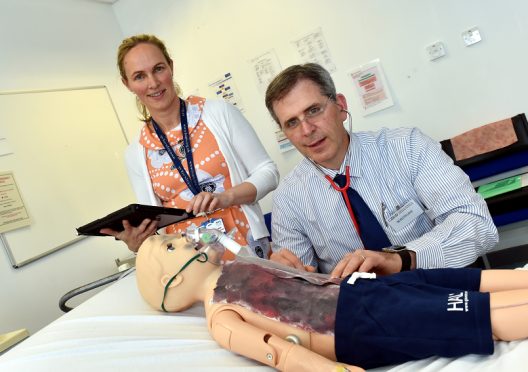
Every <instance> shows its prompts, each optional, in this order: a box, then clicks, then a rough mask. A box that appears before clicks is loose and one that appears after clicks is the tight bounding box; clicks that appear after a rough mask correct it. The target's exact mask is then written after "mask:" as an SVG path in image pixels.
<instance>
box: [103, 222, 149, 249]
mask: <svg viewBox="0 0 528 372" xmlns="http://www.w3.org/2000/svg"><path fill="white" fill-rule="evenodd" d="M157 225H158V221H156V220H154V221H151V220H150V219H148V218H147V219H145V220H143V222H141V224H140V225H139V226H138V227H134V226H132V225H131V224H130V222H128V221H127V220H123V227H124V228H125V230H123V231H115V230H112V229H108V228H107V229H101V231H100V233H102V234H108V235H111V236H113V237H115V238H117V239H119V240H122V241H124V242H125V243H126V245H127V246H128V249H130V250H131V251H132V252H137V251H138V249H139V247H141V244H143V242H144V241H145V240H146V239H147V238H148V237H149V236H152V235H154V233H155V232H156V230H157Z"/></svg>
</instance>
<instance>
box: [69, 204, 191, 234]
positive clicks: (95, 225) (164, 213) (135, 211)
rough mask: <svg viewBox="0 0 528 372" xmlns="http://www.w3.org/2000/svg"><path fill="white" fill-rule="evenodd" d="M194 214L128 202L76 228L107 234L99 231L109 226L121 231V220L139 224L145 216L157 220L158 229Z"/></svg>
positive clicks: (83, 231) (85, 231)
mask: <svg viewBox="0 0 528 372" xmlns="http://www.w3.org/2000/svg"><path fill="white" fill-rule="evenodd" d="M194 217H195V215H194V214H192V213H187V212H186V211H185V209H176V208H165V207H154V206H151V205H143V204H130V205H129V206H127V207H125V208H122V209H119V210H117V211H115V212H113V213H110V214H109V215H108V216H106V217H103V218H100V219H98V220H95V221H93V222H90V223H89V224H86V225H84V226H81V227H78V228H77V235H90V236H109V235H108V234H101V233H100V232H99V231H100V230H101V229H104V228H107V227H109V228H111V229H113V230H116V231H123V230H124V227H123V220H127V221H128V222H130V224H131V225H132V226H134V227H136V226H139V225H140V224H141V222H143V220H144V219H145V218H149V219H151V220H154V219H156V220H158V229H161V228H162V227H165V226H168V225H172V224H173V223H176V222H181V221H185V220H187V219H190V218H194Z"/></svg>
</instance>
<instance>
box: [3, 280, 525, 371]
mask: <svg viewBox="0 0 528 372" xmlns="http://www.w3.org/2000/svg"><path fill="white" fill-rule="evenodd" d="M0 371H2V372H15V371H16V372H26V371H28V372H29V371H31V372H33V371H43V372H46V371H90V372H102V371H191V372H194V371H208V372H209V371H218V372H222V371H256V372H267V371H276V370H275V369H273V368H271V367H268V366H264V365H262V364H260V363H257V362H255V361H253V360H251V359H248V358H245V357H243V356H240V355H238V354H235V353H232V352H230V351H227V350H224V349H222V348H221V347H220V346H218V344H217V343H216V342H215V341H214V340H213V339H212V338H211V336H210V334H209V332H208V330H207V326H206V321H205V313H204V310H203V304H196V305H195V306H193V307H192V308H190V309H187V310H186V311H184V312H181V313H177V314H162V313H160V312H158V311H155V310H153V309H152V308H150V306H148V305H147V304H146V303H145V302H144V301H143V300H142V298H141V296H140V295H139V292H138V290H137V286H136V278H135V274H133V275H130V276H128V277H126V278H123V279H122V280H120V281H119V282H117V283H115V284H113V285H111V286H109V287H108V288H106V289H105V290H103V291H102V292H100V293H98V294H97V295H95V296H94V297H92V298H90V299H89V300H87V301H86V302H84V303H83V304H81V305H80V306H78V307H77V308H75V309H74V310H72V311H70V312H69V313H67V314H65V315H64V316H62V317H61V318H59V319H57V320H56V321H55V322H53V323H51V324H50V325H48V326H46V327H45V328H43V329H42V330H41V331H39V332H37V333H36V334H35V335H33V336H31V337H29V338H28V339H27V340H26V341H24V342H22V343H21V344H20V345H18V346H17V347H15V348H13V349H12V350H10V351H9V352H7V353H6V354H4V355H3V356H1V357H0ZM373 371H390V372H415V371H425V372H451V371H453V372H454V371H457V372H458V371H490V372H491V371H493V372H496V371H528V340H524V341H518V342H509V343H508V342H496V344H495V353H494V354H493V355H491V356H475V355H470V356H466V357H462V358H457V359H449V358H438V357H432V358H428V359H425V360H420V361H415V362H408V363H405V364H402V365H397V366H389V367H384V368H378V369H375V370H373Z"/></svg>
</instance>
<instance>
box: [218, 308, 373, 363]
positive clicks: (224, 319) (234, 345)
mask: <svg viewBox="0 0 528 372" xmlns="http://www.w3.org/2000/svg"><path fill="white" fill-rule="evenodd" d="M212 335H213V338H214V339H215V340H216V342H218V343H219V344H220V345H221V346H222V347H224V348H226V349H228V350H232V351H234V352H237V353H239V354H242V355H244V356H247V357H249V358H252V359H255V360H257V361H259V362H261V363H264V364H267V365H269V366H272V367H275V368H277V369H279V370H281V371H288V372H289V371H292V372H297V371H298V372H310V371H313V372H316V371H317V372H319V371H321V372H322V371H328V372H330V371H333V372H341V371H342V372H344V371H347V370H348V371H355V372H359V371H363V369H361V368H358V367H351V366H348V365H343V364H340V363H336V362H332V361H331V360H328V359H326V358H325V357H322V356H321V355H319V354H316V353H314V352H312V351H310V350H308V349H306V348H304V347H302V346H299V345H295V344H292V343H289V342H287V341H285V340H283V339H282V338H280V337H277V336H275V335H273V334H271V333H269V332H266V331H264V330H262V329H260V328H257V327H255V326H252V325H250V324H248V323H246V322H245V321H244V320H243V319H242V317H241V316H240V315H239V314H238V313H236V312H235V311H232V310H224V311H221V312H219V313H218V314H216V315H215V316H214V317H213V322H212Z"/></svg>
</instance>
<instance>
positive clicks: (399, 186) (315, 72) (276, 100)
mask: <svg viewBox="0 0 528 372" xmlns="http://www.w3.org/2000/svg"><path fill="white" fill-rule="evenodd" d="M266 106H267V108H268V110H269V111H270V113H271V115H272V116H273V118H274V119H275V120H276V121H277V123H278V124H279V125H280V126H281V128H282V130H283V131H284V134H285V135H286V137H288V139H289V140H290V141H291V143H292V144H293V145H294V146H295V147H296V148H297V150H299V151H300V152H301V153H302V154H303V155H304V156H305V159H304V160H303V161H302V162H301V163H300V164H299V165H298V166H297V167H296V168H295V169H293V171H291V172H290V173H289V174H288V175H287V176H286V177H285V179H284V180H283V181H282V183H281V184H280V185H279V187H278V189H277V190H276V191H275V192H274V195H273V211H272V231H273V232H272V236H273V243H274V244H273V251H274V253H273V254H272V256H271V259H272V260H273V261H277V262H281V263H283V264H287V265H289V266H293V267H297V268H301V269H305V270H310V271H313V270H315V269H317V268H319V270H320V271H322V272H324V273H331V276H332V277H346V276H347V275H349V274H351V273H352V272H354V271H360V272H366V271H369V272H376V273H378V274H380V275H387V274H392V273H396V272H400V271H401V270H402V269H403V270H409V269H411V270H412V269H416V268H441V267H462V266H466V265H468V264H470V263H472V262H474V261H475V260H476V258H477V257H478V256H481V255H483V254H484V253H486V252H487V251H488V250H490V249H491V248H492V247H493V246H494V245H495V244H496V243H497V241H498V234H497V229H496V228H495V225H494V224H493V221H492V219H491V216H490V214H489V211H488V209H487V206H486V203H485V201H484V200H483V198H482V197H481V196H480V195H479V194H477V193H475V190H474V189H473V187H472V185H471V183H470V181H469V178H468V177H467V175H466V174H465V173H464V172H463V171H462V170H461V169H460V168H458V167H456V166H454V165H453V162H452V161H451V159H450V158H449V157H448V156H447V155H446V154H445V153H444V152H443V151H442V150H441V148H440V145H439V144H438V143H437V142H435V141H433V140H432V139H430V138H429V137H427V136H425V135H424V134H422V133H421V132H420V130H418V129H417V128H399V129H391V130H389V129H386V128H383V129H382V130H380V131H378V132H357V133H353V134H352V133H350V135H349V133H348V132H347V131H346V129H345V127H344V126H343V122H344V121H345V120H346V119H347V111H346V109H347V102H346V99H345V97H344V96H343V95H342V94H337V93H336V90H335V86H334V83H333V81H332V78H331V76H330V74H329V73H328V72H327V71H326V70H325V69H324V68H322V67H321V66H319V65H317V64H311V63H308V64H305V65H296V66H291V67H289V68H288V69H286V70H284V71H283V72H282V73H280V74H279V75H278V76H277V77H276V78H275V79H274V80H273V81H272V82H271V84H270V85H269V87H268V90H267V92H266ZM347 153H349V155H347ZM347 166H348V167H349V170H350V177H349V179H350V188H351V190H348V191H346V194H347V196H349V194H350V193H353V192H356V191H357V194H358V195H359V196H358V197H357V198H359V199H362V200H360V201H359V202H358V203H363V204H362V205H363V206H364V207H361V206H351V209H352V211H351V212H349V209H348V207H347V204H346V203H345V201H344V200H343V199H344V196H343V195H342V193H341V192H339V191H336V190H337V187H340V186H341V187H342V186H344V185H340V186H337V185H336V186H335V187H333V186H332V183H334V182H335V181H332V183H331V182H330V181H331V180H334V178H335V177H336V176H337V175H344V174H345V173H346V167H347ZM326 176H328V177H326ZM339 178H341V181H340V182H343V181H344V180H346V178H345V177H342V176H341V177H339ZM343 183H344V182H343ZM334 188H336V189H335V190H334ZM353 190H356V191H353ZM354 197H356V196H354ZM359 208H363V209H362V210H361V211H359V212H360V214H361V216H366V214H365V213H364V210H366V211H367V212H368V214H369V215H370V217H369V216H367V217H369V218H371V219H370V220H368V226H367V227H368V228H367V229H366V227H365V225H363V226H361V222H362V221H361V220H360V219H359V218H358V221H357V224H356V223H355V222H354V223H353V221H352V215H356V214H358V210H359ZM354 209H356V212H354ZM411 210H412V211H413V212H412V213H410V211H411ZM399 211H400V212H401V211H404V212H402V213H400V212H399ZM378 224H379V226H377V225H378ZM357 225H360V227H359V228H358V227H357ZM361 228H363V232H361ZM369 230H370V231H369ZM360 232H361V236H360V235H359V233H360ZM373 232H374V233H373ZM368 234H371V235H375V236H374V238H380V239H381V241H385V242H386V245H387V247H389V246H391V245H397V246H400V247H405V248H403V249H401V248H399V247H398V248H399V249H398V250H399V252H397V253H387V252H382V251H381V247H379V244H378V247H377V248H375V250H363V248H364V246H367V244H370V243H369V242H367V238H369V237H368V236H367V235H368ZM393 248H394V247H393Z"/></svg>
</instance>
